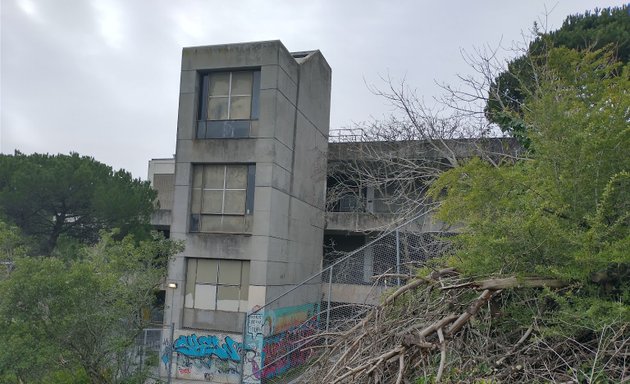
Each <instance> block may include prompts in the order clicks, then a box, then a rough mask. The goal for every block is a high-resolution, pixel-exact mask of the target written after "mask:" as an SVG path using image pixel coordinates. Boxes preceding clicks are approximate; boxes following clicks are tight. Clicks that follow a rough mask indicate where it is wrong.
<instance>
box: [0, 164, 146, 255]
mask: <svg viewBox="0 0 630 384" xmlns="http://www.w3.org/2000/svg"><path fill="white" fill-rule="evenodd" d="M155 197H156V193H155V191H153V190H152V189H151V188H150V186H149V184H148V182H143V181H140V180H139V179H133V178H132V177H131V174H129V173H128V172H126V171H123V170H119V171H113V170H112V168H111V167H109V166H107V165H105V164H102V163H99V162H98V161H96V160H94V159H93V158H91V157H87V156H83V157H82V156H79V155H78V154H76V153H73V154H71V155H61V154H60V155H42V154H33V155H24V154H21V153H19V152H16V153H15V155H12V156H11V155H0V214H1V215H3V216H4V217H5V218H6V220H8V221H9V222H11V223H14V224H15V225H17V226H18V227H19V228H20V229H21V230H22V232H23V233H24V234H25V235H29V236H32V237H33V238H35V239H36V240H37V241H38V242H39V247H38V252H39V253H42V254H50V253H51V252H52V251H53V250H54V249H55V247H56V245H57V243H58V241H59V239H60V238H61V237H64V236H65V237H68V238H71V239H74V240H78V241H80V242H82V243H86V244H94V243H95V242H96V241H98V239H99V232H100V231H101V230H110V229H113V228H118V229H119V230H120V232H119V234H120V236H121V237H122V236H124V235H126V234H134V235H136V237H138V238H142V237H146V236H148V233H149V225H148V221H149V216H150V214H151V213H152V212H153V210H154V200H155Z"/></svg>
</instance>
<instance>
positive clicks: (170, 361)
mask: <svg viewBox="0 0 630 384" xmlns="http://www.w3.org/2000/svg"><path fill="white" fill-rule="evenodd" d="M170 334H171V335H170V336H169V340H170V341H169V342H170V343H171V346H172V345H173V338H174V337H175V323H171V332H170ZM168 353H169V355H170V356H169V357H170V358H169V359H168V381H167V383H168V384H171V382H172V381H171V377H172V370H173V348H172V347H170V348H169V351H168Z"/></svg>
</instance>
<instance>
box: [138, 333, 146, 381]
mask: <svg viewBox="0 0 630 384" xmlns="http://www.w3.org/2000/svg"><path fill="white" fill-rule="evenodd" d="M142 331H143V332H144V336H143V338H142V354H141V355H140V370H141V371H142V370H143V369H144V360H145V359H146V349H147V330H146V329H143V330H142Z"/></svg>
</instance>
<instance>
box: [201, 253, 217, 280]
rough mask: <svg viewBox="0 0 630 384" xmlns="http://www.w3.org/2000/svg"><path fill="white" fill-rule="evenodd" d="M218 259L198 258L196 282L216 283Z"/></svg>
mask: <svg viewBox="0 0 630 384" xmlns="http://www.w3.org/2000/svg"><path fill="white" fill-rule="evenodd" d="M218 265H219V261H218V260H212V259H198V261H197V280H196V281H197V283H210V284H216V283H217V267H218Z"/></svg>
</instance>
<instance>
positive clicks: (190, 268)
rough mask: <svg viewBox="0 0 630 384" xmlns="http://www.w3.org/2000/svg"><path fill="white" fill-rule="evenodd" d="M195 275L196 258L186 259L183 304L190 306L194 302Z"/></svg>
mask: <svg viewBox="0 0 630 384" xmlns="http://www.w3.org/2000/svg"><path fill="white" fill-rule="evenodd" d="M196 276H197V259H188V262H187V269H186V296H185V297H184V306H185V307H186V308H192V307H193V306H194V303H195V280H196Z"/></svg>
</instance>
